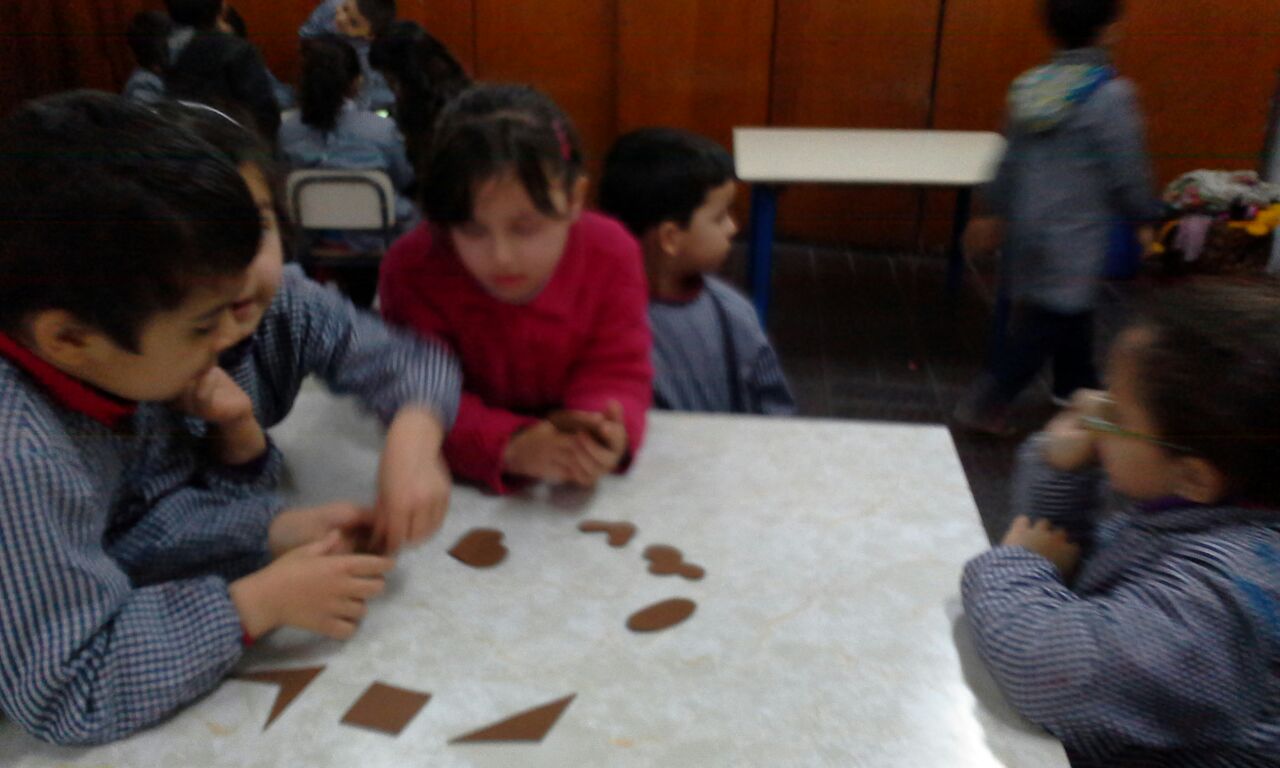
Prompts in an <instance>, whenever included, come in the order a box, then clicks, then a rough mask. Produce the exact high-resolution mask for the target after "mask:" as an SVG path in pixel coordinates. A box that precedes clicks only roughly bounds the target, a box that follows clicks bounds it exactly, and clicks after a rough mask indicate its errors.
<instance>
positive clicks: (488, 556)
mask: <svg viewBox="0 0 1280 768" xmlns="http://www.w3.org/2000/svg"><path fill="white" fill-rule="evenodd" d="M449 555H450V556H451V557H453V559H455V560H457V561H458V562H460V563H462V564H464V565H469V566H471V567H472V568H492V567H493V566H495V565H497V564H498V563H500V562H502V561H503V560H505V559H506V557H507V548H506V547H504V546H503V545H502V531H495V530H494V529H492V528H473V529H471V530H470V531H467V533H466V535H464V536H463V537H462V538H461V539H458V543H457V544H454V545H453V549H450V550H449Z"/></svg>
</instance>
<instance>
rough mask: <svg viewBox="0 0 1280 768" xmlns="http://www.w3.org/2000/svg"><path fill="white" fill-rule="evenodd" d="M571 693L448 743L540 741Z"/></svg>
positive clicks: (568, 700) (565, 705)
mask: <svg viewBox="0 0 1280 768" xmlns="http://www.w3.org/2000/svg"><path fill="white" fill-rule="evenodd" d="M577 695H578V694H576V693H571V694H569V695H568V696H565V697H564V698H563V699H556V700H555V701H553V702H551V703H549V704H543V705H542V706H540V707H534V708H533V709H527V710H525V711H524V712H520V713H519V714H515V715H512V716H511V717H508V718H507V719H505V720H501V721H499V722H496V723H494V724H493V725H488V726H485V727H484V728H481V729H480V730H478V731H472V732H471V733H468V734H466V735H465V736H459V737H458V738H456V739H453V740H451V741H450V742H449V743H450V744H463V743H468V742H480V741H542V740H543V738H545V737H546V735H547V734H548V733H550V732H551V728H552V727H553V726H554V725H555V724H556V721H557V720H559V719H560V715H561V714H562V713H563V712H564V711H565V709H567V708H568V707H569V703H570V702H572V701H573V698H574V697H575V696H577Z"/></svg>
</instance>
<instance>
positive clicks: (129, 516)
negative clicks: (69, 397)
mask: <svg viewBox="0 0 1280 768" xmlns="http://www.w3.org/2000/svg"><path fill="white" fill-rule="evenodd" d="M235 352H236V353H237V354H235V355H233V356H232V357H234V358H235V359H233V360H226V361H224V366H225V367H228V369H229V371H230V372H231V373H232V375H233V377H234V378H235V379H236V381H237V382H239V383H240V385H241V386H242V387H244V388H245V390H246V391H247V392H248V393H249V394H250V396H251V397H252V399H253V402H254V406H255V410H256V411H257V414H258V417H259V419H260V420H261V421H262V423H263V425H264V427H267V426H271V425H273V424H275V423H277V422H279V421H280V420H281V419H283V418H284V417H285V415H287V413H288V411H289V408H290V406H291V405H292V403H293V400H294V397H295V396H296V394H297V392H298V389H299V387H300V386H301V383H302V380H303V378H304V377H305V376H307V375H308V374H315V375H317V376H319V377H320V378H322V379H323V380H324V381H325V382H326V383H328V384H329V386H330V387H331V388H332V389H333V390H334V391H336V392H339V393H352V394H356V395H358V396H359V397H360V398H361V400H362V401H363V402H364V403H365V404H366V405H368V406H369V407H370V408H371V409H372V410H374V411H375V412H377V414H378V415H379V416H380V417H382V419H383V420H384V421H385V420H389V419H390V418H391V417H392V415H393V414H394V413H395V411H396V410H397V409H398V408H399V407H400V406H401V405H404V404H408V403H422V404H427V405H429V406H431V407H433V408H434V409H435V410H436V411H437V412H438V413H439V414H440V415H441V418H442V420H443V421H444V422H445V425H446V427H447V426H448V425H449V424H451V423H452V420H453V417H454V414H455V412H456V408H457V401H458V393H459V387H460V374H459V371H458V367H457V364H456V362H455V361H454V360H453V359H452V357H451V356H449V355H448V353H447V352H445V351H443V349H442V348H440V347H437V346H431V345H426V344H423V343H422V342H419V341H416V340H414V339H411V338H409V337H406V336H401V335H399V334H397V333H395V332H392V331H388V330H387V329H386V328H385V327H384V326H382V324H381V323H380V322H379V321H377V320H376V319H374V318H373V317H372V316H367V315H363V314H360V313H358V312H357V311H355V310H354V309H353V308H352V307H351V306H350V305H349V304H348V303H346V302H345V301H344V300H342V299H341V298H339V297H338V296H337V295H336V294H333V293H331V292H330V291H328V290H326V289H324V288H322V287H320V286H318V285H316V284H315V283H312V282H310V281H308V280H307V279H306V278H305V277H303V276H302V274H301V272H300V271H298V270H297V269H296V268H293V267H289V268H286V271H285V278H284V282H283V285H282V287H281V290H280V292H279V293H278V294H277V296H276V298H275V300H274V301H273V303H272V306H271V307H270V309H269V310H268V312H267V313H266V316H265V317H264V319H263V322H262V324H261V326H260V327H259V328H258V330H257V332H256V333H255V334H254V336H253V337H251V339H250V341H249V342H248V343H247V344H245V345H244V346H243V347H242V348H241V349H238V350H236V351H235ZM199 427H200V425H199V424H198V423H196V422H194V420H191V419H186V418H183V417H180V416H178V415H177V414H174V413H173V412H171V411H169V410H168V409H167V408H165V407H164V406H162V405H159V404H141V405H140V406H139V407H138V409H137V411H136V413H134V415H133V416H132V418H131V420H130V421H129V422H128V423H127V425H126V426H125V427H124V428H121V429H118V430H112V429H110V428H108V427H107V426H104V425H103V424H102V423H99V422H98V421H95V420H94V419H92V418H90V417H89V416H86V415H84V414H83V413H80V412H78V411H75V410H72V409H70V408H67V407H64V406H63V405H61V404H59V403H58V402H56V401H55V400H54V399H53V398H51V397H50V396H49V395H48V394H47V393H46V392H45V391H44V390H43V389H42V388H41V387H40V386H38V385H37V384H36V383H35V381H34V380H33V379H32V378H31V377H30V376H29V375H28V374H26V373H25V372H24V371H23V370H21V369H20V368H19V367H17V366H16V365H14V364H12V363H11V362H9V361H7V360H5V359H3V358H0V585H2V588H3V596H2V597H0V711H3V713H4V715H5V716H7V717H9V718H10V719H12V720H14V721H15V722H17V723H18V724H20V725H21V726H22V727H23V728H25V729H26V730H27V731H29V732H30V733H32V734H33V735H35V736H37V737H39V738H41V739H45V740H47V741H52V742H56V743H61V744H93V743H100V742H105V741H110V740H113V739H118V738H121V737H124V736H126V735H128V734H130V733H132V732H134V731H136V730H138V729H140V728H143V727H145V726H148V725H150V724H152V723H155V722H157V721H158V720H160V719H162V718H164V717H165V716H167V715H169V714H170V713H172V712H173V711H174V710H175V709H177V708H178V707H181V706H182V705H184V704H186V703H187V702H189V701H191V700H192V699H194V698H196V697H198V696H200V695H202V694H204V693H206V692H207V691H208V690H210V689H211V688H212V687H214V686H215V685H216V684H217V683H218V681H219V680H220V679H221V678H222V676H223V675H224V674H225V673H226V672H227V671H228V670H229V669H230V668H231V666H232V665H234V664H235V663H236V661H237V660H238V659H239V657H240V654H241V650H242V648H241V628H240V620H239V616H238V615H237V613H236V610H235V608H234V606H233V605H232V603H231V600H230V597H229V595H228V592H227V583H228V581H230V580H232V579H235V578H238V577H240V576H243V575H245V574H247V573H250V572H252V571H253V570H256V569H257V568H259V567H261V566H262V565H264V564H265V563H266V561H267V558H268V555H267V550H266V543H267V529H268V527H269V525H270V522H271V520H272V518H273V517H274V515H275V513H276V512H277V511H278V510H279V502H278V501H277V500H276V498H275V497H274V496H273V495H272V494H271V489H272V488H273V487H274V485H275V483H276V480H277V478H278V474H279V469H280V457H279V455H278V452H277V451H275V449H274V448H271V449H270V456H269V457H268V459H267V460H266V461H265V462H260V463H259V464H258V466H255V467H254V469H253V470H252V471H251V472H248V473H246V472H245V471H244V470H241V469H236V468H222V467H217V466H211V465H209V464H208V463H206V462H205V461H204V460H203V455H204V453H203V448H202V445H201V442H200V433H201V431H202V430H201V429H200V428H199Z"/></svg>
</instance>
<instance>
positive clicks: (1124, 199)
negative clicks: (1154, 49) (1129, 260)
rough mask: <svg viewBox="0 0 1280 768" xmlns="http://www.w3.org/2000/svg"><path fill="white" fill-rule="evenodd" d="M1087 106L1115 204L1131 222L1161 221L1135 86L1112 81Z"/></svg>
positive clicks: (1127, 82) (1121, 81) (1124, 82)
mask: <svg viewBox="0 0 1280 768" xmlns="http://www.w3.org/2000/svg"><path fill="white" fill-rule="evenodd" d="M1086 106H1088V107H1090V108H1091V114H1092V122H1093V126H1092V131H1093V135H1094V136H1096V137H1097V141H1098V144H1099V155H1100V156H1101V158H1102V160H1103V163H1104V166H1105V168H1106V174H1107V188H1108V191H1109V193H1110V195H1111V202H1112V205H1113V206H1115V208H1116V210H1117V211H1118V212H1119V213H1120V214H1121V215H1122V216H1125V217H1127V218H1129V219H1134V220H1138V221H1151V220H1154V219H1157V218H1159V216H1160V203H1159V201H1158V200H1157V199H1156V197H1155V181H1154V179H1153V177H1152V172H1151V156H1150V155H1148V154H1147V143H1146V138H1145V133H1146V128H1145V126H1144V123H1143V119H1142V113H1141V112H1140V111H1139V109H1138V97H1137V94H1136V93H1135V91H1134V87H1133V83H1131V82H1130V81H1128V80H1124V79H1119V80H1113V81H1111V82H1110V83H1107V84H1106V85H1105V86H1103V87H1102V88H1101V89H1099V90H1098V92H1097V93H1095V94H1094V95H1093V98H1092V99H1091V100H1090V103H1089V104H1087V105H1086Z"/></svg>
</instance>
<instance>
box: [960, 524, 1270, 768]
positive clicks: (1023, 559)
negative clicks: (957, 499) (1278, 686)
mask: <svg viewBox="0 0 1280 768" xmlns="http://www.w3.org/2000/svg"><path fill="white" fill-rule="evenodd" d="M1202 555H1203V553H1202V552H1198V551H1192V552H1189V553H1188V554H1186V555H1184V556H1182V557H1181V558H1180V561H1175V562H1168V561H1165V562H1162V563H1159V564H1152V565H1151V566H1150V567H1152V568H1154V569H1156V570H1154V571H1153V572H1151V573H1149V574H1141V575H1140V576H1137V577H1131V579H1130V580H1128V581H1122V582H1121V583H1118V584H1116V585H1115V586H1114V587H1113V588H1111V589H1109V590H1107V591H1106V592H1105V593H1103V594H1101V595H1099V596H1095V597H1089V598H1083V597H1081V596H1078V595H1076V594H1075V593H1073V592H1072V591H1071V590H1070V589H1068V588H1067V586H1066V585H1065V584H1064V583H1063V582H1062V579H1061V577H1060V576H1059V574H1058V571H1057V569H1056V568H1055V567H1054V566H1053V564H1052V563H1050V562H1049V561H1048V560H1046V559H1044V558H1043V557H1040V556H1039V555H1037V554H1034V553H1032V552H1030V551H1028V550H1026V549H1023V548H1020V547H997V548H995V549H993V550H991V551H990V552H987V553H986V554H984V555H981V556H979V557H977V558H975V559H974V560H972V561H970V562H969V564H968V565H967V566H966V567H965V570H964V577H963V580H962V584H961V592H962V595H963V601H964V608H965V613H966V615H967V616H968V621H969V625H970V628H971V631H972V633H973V637H974V639H975V643H976V646H977V650H978V653H979V654H980V655H981V656H982V658H983V659H984V660H985V662H986V664H987V667H988V668H989V669H990V670H991V672H992V674H993V675H994V677H995V678H996V680H997V681H998V682H999V684H1000V687H1001V688H1002V689H1003V691H1004V692H1005V694H1006V695H1007V696H1008V698H1009V700H1010V701H1011V703H1012V704H1013V705H1014V706H1015V707H1016V708H1017V709H1018V711H1019V712H1021V713H1022V714H1023V715H1024V716H1026V717H1027V718H1028V719H1030V720H1031V721H1033V722H1035V723H1037V724H1039V725H1041V726H1043V727H1044V728H1045V729H1047V730H1048V731H1050V732H1051V733H1053V734H1054V735H1055V736H1057V737H1058V738H1060V739H1062V740H1063V741H1064V742H1065V743H1066V744H1067V745H1068V746H1070V747H1071V748H1072V749H1074V750H1076V751H1078V752H1080V753H1082V754H1084V755H1086V756H1089V757H1091V758H1093V759H1098V760H1106V759H1107V758H1108V757H1109V756H1111V755H1112V752H1113V750H1115V749H1117V747H1118V745H1129V746H1137V747H1142V748H1146V749H1148V750H1163V749H1186V748H1207V749H1213V748H1215V747H1222V746H1223V745H1227V744H1232V743H1234V744H1237V745H1238V744H1240V743H1241V742H1242V741H1243V736H1242V732H1243V729H1244V728H1245V727H1247V726H1248V725H1249V724H1250V723H1252V722H1255V718H1256V717H1257V716H1258V713H1259V712H1261V711H1262V708H1263V707H1264V706H1265V705H1266V702H1265V701H1261V700H1260V699H1261V698H1262V696H1263V695H1264V693H1263V691H1262V689H1263V688H1264V687H1265V686H1260V685H1258V683H1257V681H1259V680H1263V679H1267V677H1268V675H1269V674H1270V673H1269V672H1268V671H1267V668H1266V667H1267V664H1268V663H1269V654H1268V653H1265V652H1260V651H1259V649H1258V647H1257V640H1256V639H1257V638H1258V636H1259V635H1258V629H1259V628H1258V627H1251V626H1249V624H1248V620H1247V619H1246V618H1245V616H1246V612H1245V611H1242V610H1241V604H1242V603H1244V602H1246V601H1247V600H1248V599H1249V595H1247V594H1245V589H1246V588H1247V586H1248V585H1244V586H1242V585H1240V584H1237V583H1233V579H1232V578H1231V577H1230V576H1228V575H1225V574H1224V573H1223V572H1222V571H1221V570H1218V569H1217V568H1216V566H1219V565H1221V563H1212V562H1210V563H1206V558H1204V557H1203V556H1202Z"/></svg>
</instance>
